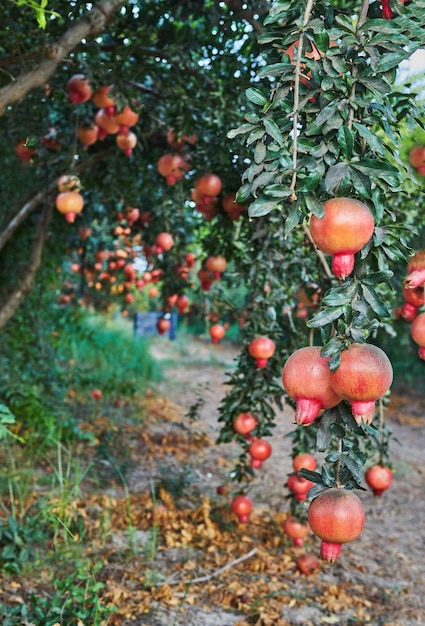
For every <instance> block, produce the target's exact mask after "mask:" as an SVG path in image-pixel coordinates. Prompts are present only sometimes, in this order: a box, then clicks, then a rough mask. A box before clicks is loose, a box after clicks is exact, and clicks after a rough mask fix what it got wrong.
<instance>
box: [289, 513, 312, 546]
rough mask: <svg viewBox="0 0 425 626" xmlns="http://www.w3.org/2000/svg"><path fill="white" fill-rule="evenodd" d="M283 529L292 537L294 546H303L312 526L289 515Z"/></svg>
mask: <svg viewBox="0 0 425 626" xmlns="http://www.w3.org/2000/svg"><path fill="white" fill-rule="evenodd" d="M283 531H284V532H285V533H286V534H287V535H288V537H290V539H292V543H293V544H294V546H302V545H303V543H304V539H305V538H306V537H307V536H308V535H309V534H310V533H311V528H310V526H309V524H308V523H307V524H302V523H301V522H300V521H299V520H297V519H296V518H295V517H287V518H286V520H285V521H284V522H283Z"/></svg>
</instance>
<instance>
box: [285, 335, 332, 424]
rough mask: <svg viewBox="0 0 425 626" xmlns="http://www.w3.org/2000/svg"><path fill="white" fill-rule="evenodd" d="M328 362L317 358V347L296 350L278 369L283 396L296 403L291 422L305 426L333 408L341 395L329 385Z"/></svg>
mask: <svg viewBox="0 0 425 626" xmlns="http://www.w3.org/2000/svg"><path fill="white" fill-rule="evenodd" d="M328 361H329V359H328V358H325V357H322V356H320V347H319V346H311V347H305V348H300V349H299V350H296V351H295V352H293V353H292V354H291V356H290V357H289V358H288V360H287V361H286V363H285V365H284V367H283V370H282V383H283V387H284V389H285V391H286V393H287V394H288V395H289V397H290V398H292V399H293V400H295V401H296V411H295V421H296V423H297V424H302V425H303V426H309V425H310V424H312V423H313V422H314V420H315V419H316V418H317V417H318V416H319V415H320V412H321V411H322V410H323V409H329V408H331V407H333V406H336V405H337V404H338V403H339V402H340V401H341V395H340V394H338V393H337V392H336V391H335V390H334V389H333V387H332V386H331V372H330V369H329V364H328Z"/></svg>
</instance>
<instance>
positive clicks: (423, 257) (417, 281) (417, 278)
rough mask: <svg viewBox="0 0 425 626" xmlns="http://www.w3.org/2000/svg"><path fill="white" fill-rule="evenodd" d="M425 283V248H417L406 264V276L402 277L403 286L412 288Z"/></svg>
mask: <svg viewBox="0 0 425 626" xmlns="http://www.w3.org/2000/svg"><path fill="white" fill-rule="evenodd" d="M424 283H425V250H419V251H418V252H416V253H415V254H414V255H413V256H412V257H411V258H410V259H409V262H408V264H407V277H406V278H405V279H404V285H405V287H408V288H409V289H413V288H415V287H423V285H424Z"/></svg>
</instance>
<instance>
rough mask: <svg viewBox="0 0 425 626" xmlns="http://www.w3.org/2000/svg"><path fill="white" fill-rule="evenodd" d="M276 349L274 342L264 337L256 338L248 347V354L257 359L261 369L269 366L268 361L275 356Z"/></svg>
mask: <svg viewBox="0 0 425 626" xmlns="http://www.w3.org/2000/svg"><path fill="white" fill-rule="evenodd" d="M275 349H276V346H275V343H274V341H273V340H272V339H269V337H264V336H261V337H256V338H255V339H253V340H252V341H251V343H250V344H249V346H248V352H249V354H250V355H251V356H252V357H253V358H254V359H255V362H256V364H257V367H258V368H259V369H262V368H264V367H266V366H267V363H268V360H269V359H270V358H271V357H272V356H273V354H274V351H275Z"/></svg>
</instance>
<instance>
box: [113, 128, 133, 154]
mask: <svg viewBox="0 0 425 626" xmlns="http://www.w3.org/2000/svg"><path fill="white" fill-rule="evenodd" d="M115 141H116V143H117V146H118V148H119V149H120V150H122V151H123V152H124V154H125V156H131V155H132V154H133V148H134V147H135V146H136V144H137V137H136V135H135V134H134V133H132V132H128V133H126V134H125V133H121V132H119V133H118V135H117V136H116V138H115Z"/></svg>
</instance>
